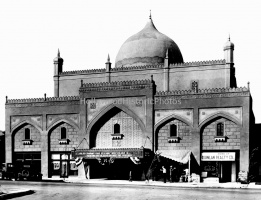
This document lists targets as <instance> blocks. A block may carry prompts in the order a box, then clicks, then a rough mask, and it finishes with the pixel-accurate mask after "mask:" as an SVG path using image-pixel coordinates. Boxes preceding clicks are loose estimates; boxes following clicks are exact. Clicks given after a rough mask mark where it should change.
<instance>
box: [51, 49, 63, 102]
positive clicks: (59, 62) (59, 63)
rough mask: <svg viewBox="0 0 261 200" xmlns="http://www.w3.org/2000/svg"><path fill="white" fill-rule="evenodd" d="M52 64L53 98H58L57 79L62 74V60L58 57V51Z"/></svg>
mask: <svg viewBox="0 0 261 200" xmlns="http://www.w3.org/2000/svg"><path fill="white" fill-rule="evenodd" d="M53 64H54V77H53V79H54V97H59V77H60V75H59V74H60V73H61V72H63V59H62V58H61V57H60V51H59V49H58V53H57V57H55V58H54V59H53Z"/></svg>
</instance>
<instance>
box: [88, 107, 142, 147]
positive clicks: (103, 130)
mask: <svg viewBox="0 0 261 200" xmlns="http://www.w3.org/2000/svg"><path fill="white" fill-rule="evenodd" d="M116 123H118V124H119V125H120V133H121V134H123V136H122V139H119V140H113V139H112V136H111V134H113V133H114V130H113V126H114V124H116ZM92 134H94V133H92ZM142 141H143V138H142V131H141V129H140V127H139V125H138V123H137V122H136V121H135V120H134V119H133V118H132V117H130V116H129V115H127V114H126V113H125V112H123V111H121V112H119V113H117V114H116V115H115V116H113V117H111V118H110V119H109V120H108V121H107V122H105V124H104V125H103V126H102V127H100V129H99V131H98V133H97V136H96V142H95V144H96V148H114V147H122V148H133V147H134V148H140V147H141V146H142Z"/></svg>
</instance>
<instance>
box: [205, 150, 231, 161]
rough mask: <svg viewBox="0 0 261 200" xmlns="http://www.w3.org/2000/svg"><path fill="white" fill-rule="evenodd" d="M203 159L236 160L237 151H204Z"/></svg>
mask: <svg viewBox="0 0 261 200" xmlns="http://www.w3.org/2000/svg"><path fill="white" fill-rule="evenodd" d="M201 160H202V161H235V160H236V153H235V152H203V153H202V154H201Z"/></svg>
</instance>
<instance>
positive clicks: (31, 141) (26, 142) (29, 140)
mask: <svg viewBox="0 0 261 200" xmlns="http://www.w3.org/2000/svg"><path fill="white" fill-rule="evenodd" d="M22 141H23V145H31V144H32V143H33V140H31V139H26V140H22Z"/></svg>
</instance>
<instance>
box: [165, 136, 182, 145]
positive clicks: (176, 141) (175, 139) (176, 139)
mask: <svg viewBox="0 0 261 200" xmlns="http://www.w3.org/2000/svg"><path fill="white" fill-rule="evenodd" d="M180 140H181V138H180V137H177V136H172V137H168V143H179V141H180Z"/></svg>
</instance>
